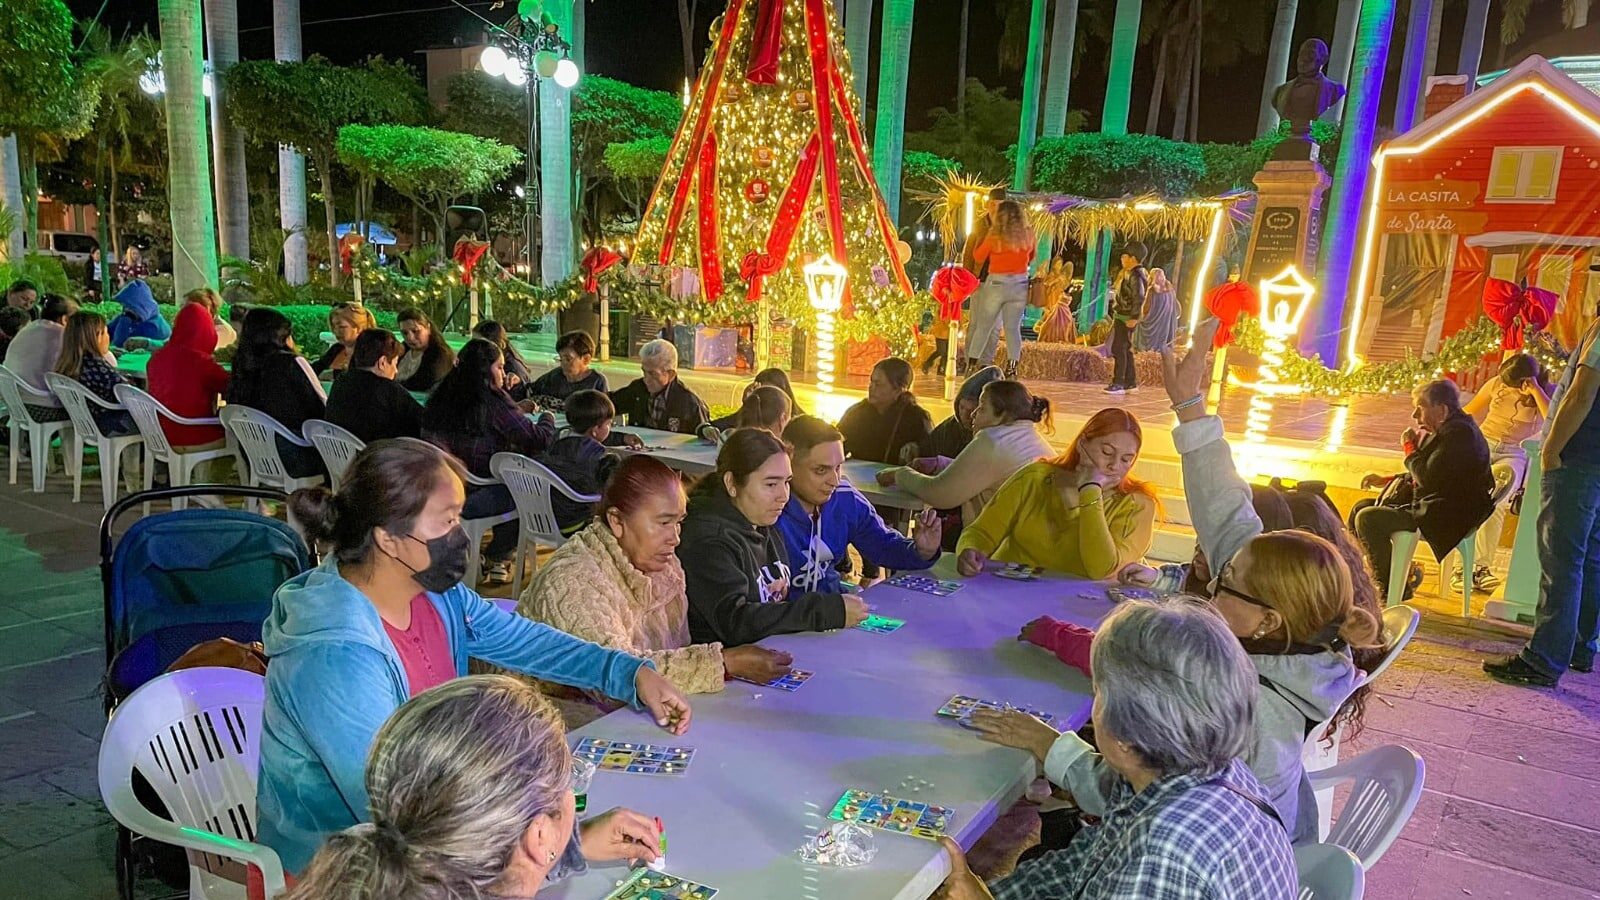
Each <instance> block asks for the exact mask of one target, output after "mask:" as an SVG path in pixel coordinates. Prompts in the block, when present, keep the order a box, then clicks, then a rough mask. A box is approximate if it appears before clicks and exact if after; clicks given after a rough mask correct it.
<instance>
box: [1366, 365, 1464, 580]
mask: <svg viewBox="0 0 1600 900" xmlns="http://www.w3.org/2000/svg"><path fill="white" fill-rule="evenodd" d="M1411 397H1412V402H1413V404H1414V406H1413V408H1412V410H1411V418H1412V420H1413V421H1415V422H1416V426H1415V427H1412V428H1407V429H1406V431H1405V434H1404V436H1402V438H1401V443H1402V445H1403V446H1404V448H1405V451H1406V473H1407V475H1406V476H1402V477H1407V476H1409V477H1410V479H1411V485H1410V497H1409V498H1408V502H1407V503H1406V504H1405V505H1403V506H1384V505H1378V506H1370V507H1367V508H1366V509H1363V510H1361V511H1360V512H1358V513H1356V516H1355V530H1356V536H1357V537H1359V538H1360V539H1361V542H1362V543H1363V544H1365V545H1366V548H1367V558H1368V559H1370V560H1371V561H1372V570H1373V574H1374V575H1376V576H1377V578H1378V586H1379V588H1380V589H1381V590H1382V592H1383V593H1385V594H1387V593H1388V590H1389V561H1390V558H1391V549H1392V544H1393V538H1394V534H1395V533H1396V532H1400V531H1417V530H1420V531H1421V532H1422V537H1423V539H1424V540H1426V541H1427V542H1428V546H1429V547H1431V548H1433V555H1434V558H1435V559H1438V560H1442V559H1444V558H1445V556H1447V555H1448V554H1449V553H1450V551H1452V550H1454V549H1455V548H1456V545H1457V544H1460V543H1461V540H1462V539H1463V538H1465V537H1466V536H1467V535H1469V534H1471V533H1472V531H1473V529H1475V528H1477V527H1478V526H1479V525H1482V524H1483V523H1484V522H1485V521H1486V520H1487V519H1488V518H1489V514H1490V513H1492V512H1494V498H1493V496H1492V495H1493V493H1494V475H1493V474H1492V473H1491V472H1490V471H1489V444H1488V442H1487V441H1485V440H1484V439H1483V432H1481V431H1479V430H1478V423H1477V422H1476V421H1475V420H1474V419H1473V418H1472V417H1471V416H1469V415H1467V414H1466V413H1464V412H1462V410H1461V391H1460V390H1459V389H1458V388H1457V387H1456V384H1455V382H1453V381H1443V380H1441V381H1430V382H1428V383H1427V384H1425V385H1423V386H1422V387H1419V388H1417V389H1416V390H1415V391H1414V392H1412V395H1411Z"/></svg>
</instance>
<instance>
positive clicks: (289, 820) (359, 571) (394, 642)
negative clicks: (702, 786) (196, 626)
mask: <svg viewBox="0 0 1600 900" xmlns="http://www.w3.org/2000/svg"><path fill="white" fill-rule="evenodd" d="M463 471H464V470H463V469H462V468H461V464H460V463H459V462H457V461H456V460H455V459H454V458H453V457H451V456H449V455H448V454H446V453H445V452H444V451H442V450H440V449H438V448H437V447H434V446H432V445H430V444H427V443H425V442H423V441H420V440H416V439H413V438H399V439H396V440H390V441H379V442H378V443H375V444H373V445H371V446H369V447H368V448H367V449H366V450H364V451H362V452H361V453H360V454H359V455H357V456H356V458H355V460H354V461H352V462H351V464H350V469H349V473H348V474H347V475H346V476H345V478H346V480H345V482H344V485H343V486H342V487H341V489H340V490H339V492H338V493H336V494H335V493H332V492H330V491H328V490H327V489H326V488H322V487H316V488H309V489H304V490H299V491H296V492H295V493H294V495H293V496H292V497H291V499H290V508H291V510H292V512H293V514H294V517H295V520H296V521H297V522H299V523H300V524H301V526H302V527H304V529H305V531H306V533H307V534H308V536H309V537H310V538H311V539H312V540H315V541H316V542H317V543H318V545H320V546H324V547H327V548H329V552H328V558H327V561H326V562H324V563H323V564H322V565H321V566H319V567H317V568H316V569H313V570H311V571H309V572H306V573H304V574H302V575H299V576H296V577H295V578H293V579H290V580H289V581H288V582H286V583H285V584H284V585H283V587H281V588H279V589H278V592H277V594H276V595H275V596H274V597H273V601H272V612H271V614H270V615H269V616H268V618H267V621H266V624H265V626H264V627H263V629H262V641H263V643H265V644H266V650H267V653H268V655H269V656H270V657H271V658H272V666H271V667H270V668H269V669H268V671H267V702H266V708H265V710H264V714H263V723H262V739H261V775H260V780H259V782H258V785H257V788H256V804H257V805H256V810H257V815H258V816H259V818H260V828H259V837H258V840H260V841H261V843H263V844H266V845H267V846H268V847H271V848H272V849H273V850H275V851H277V853H278V856H279V857H281V858H282V860H283V867H284V869H285V871H287V872H291V873H301V872H304V871H305V867H306V865H307V864H308V863H310V861H311V857H312V854H313V853H315V852H316V849H317V846H318V845H319V844H320V843H321V842H322V840H323V838H325V837H327V836H328V835H330V834H332V833H334V832H337V831H341V830H343V829H345V828H349V827H350V826H352V825H355V824H357V823H359V822H362V821H365V820H366V818H367V815H368V803H367V790H366V784H365V781H364V779H363V767H364V765H365V763H366V758H367V752H368V750H369V749H370V748H371V747H372V742H373V738H374V736H375V735H376V734H377V733H378V729H379V728H380V727H381V726H382V725H383V723H384V720H385V719H387V718H388V717H389V715H390V714H391V713H393V712H394V711H395V710H396V709H398V708H399V707H400V705H401V704H402V703H404V702H406V700H408V699H410V698H411V697H413V696H415V695H417V694H419V693H421V692H422V691H424V690H426V689H428V688H429V687H432V686H434V685H437V684H442V683H444V682H446V681H449V680H451V679H453V678H458V677H461V676H463V675H465V674H466V673H467V658H468V657H469V656H470V657H474V658H477V659H482V660H484V661H486V662H490V663H493V664H495V665H498V666H501V667H502V668H505V669H509V670H511V671H513V672H520V673H524V674H527V675H532V676H534V677H536V678H541V679H544V680H547V681H554V682H557V683H560V684H567V685H571V686H573V687H577V688H580V689H584V690H593V691H598V692H600V693H604V694H606V695H607V696H610V697H614V698H616V699H618V700H621V701H624V702H626V703H628V704H631V705H633V706H635V707H638V706H643V707H646V708H648V709H649V711H650V714H651V715H652V716H653V717H654V719H655V720H656V723H657V724H658V725H660V726H661V727H663V728H666V729H668V730H669V731H672V732H673V733H675V734H682V733H683V732H684V731H685V730H687V728H688V725H689V704H688V703H687V702H686V701H685V700H684V699H683V695H682V694H680V693H679V692H678V690H677V689H676V688H674V687H673V686H672V685H671V683H669V682H668V681H667V680H666V679H664V678H662V677H661V676H660V675H658V674H656V672H655V669H654V668H653V667H651V666H650V665H649V664H648V663H645V662H644V661H643V660H640V659H638V658H637V657H634V656H630V655H628V654H626V653H622V652H620V651H616V650H607V649H605V648H602V647H600V646H598V645H596V644H591V643H589V642H587V641H582V640H579V639H577V638H575V637H572V636H571V635H569V634H567V633H565V632H562V631H557V630H555V629H553V628H550V627H549V626H546V625H540V624H537V623H534V622H531V621H529V620H527V619H524V618H522V617H521V616H518V615H516V614H514V613H510V612H506V611H504V610H502V609H500V608H499V607H496V606H494V605H492V604H490V603H488V602H487V601H485V600H484V599H483V598H482V597H480V596H478V595H477V594H475V593H473V592H472V591H471V590H469V589H468V588H467V587H466V586H464V585H462V584H461V583H460V582H461V576H462V574H463V573H464V572H465V571H466V568H467V552H468V551H469V550H470V549H471V547H470V542H469V541H468V540H467V535H466V532H464V531H463V530H462V529H461V506H462V504H463V503H464V502H465V498H466V495H465V492H464V490H463V488H462V480H461V475H462V472H463Z"/></svg>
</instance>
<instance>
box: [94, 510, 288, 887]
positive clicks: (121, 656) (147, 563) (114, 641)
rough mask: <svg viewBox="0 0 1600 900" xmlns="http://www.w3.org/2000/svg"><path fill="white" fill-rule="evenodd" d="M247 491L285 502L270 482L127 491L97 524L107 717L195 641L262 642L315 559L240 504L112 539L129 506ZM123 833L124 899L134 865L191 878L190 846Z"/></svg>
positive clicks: (164, 516)
mask: <svg viewBox="0 0 1600 900" xmlns="http://www.w3.org/2000/svg"><path fill="white" fill-rule="evenodd" d="M195 496H218V497H248V498H253V499H256V500H274V501H278V502H283V500H284V499H285V495H284V494H283V493H282V492H281V491H275V490H271V489H268V488H251V487H235V486H225V485H196V486H189V487H179V488H164V489H161V490H154V491H144V492H142V493H135V494H132V495H130V496H127V497H124V498H123V499H121V500H120V501H118V502H117V503H115V504H114V505H112V507H111V509H109V510H107V511H106V515H105V518H104V519H102V520H101V522H100V579H101V584H102V587H103V589H104V593H105V642H106V678H105V706H106V710H107V712H108V713H109V712H110V710H111V709H112V708H113V707H115V706H116V705H117V704H118V703H120V702H121V701H122V700H124V699H125V698H127V696H128V695H129V694H131V693H132V692H133V691H134V690H135V689H136V688H138V687H139V686H140V685H143V684H144V683H145V682H147V681H150V680H151V679H153V678H155V677H156V676H158V675H160V674H161V673H163V672H165V671H166V670H167V667H168V666H170V665H172V663H173V662H175V661H176V660H177V659H178V658H179V657H180V656H182V655H183V654H184V653H186V652H187V651H188V650H189V649H190V648H191V647H194V646H195V645H196V644H201V643H204V642H206V641H210V640H213V639H216V638H220V637H226V638H231V639H233V640H235V641H238V642H240V643H251V642H254V641H259V640H260V639H261V624H262V622H263V621H265V620H266V617H267V614H268V612H269V611H270V610H271V607H272V595H273V593H274V592H275V591H276V590H277V589H278V586H279V585H281V584H283V582H285V581H287V580H288V579H289V578H291V577H293V576H295V575H298V574H300V573H301V572H304V571H306V570H307V569H308V568H310V567H311V565H312V563H313V559H312V555H311V553H310V552H309V551H308V550H307V549H306V545H305V542H304V541H303V540H301V538H300V536H299V535H298V534H297V533H296V532H295V531H294V529H292V528H290V527H289V526H288V525H286V524H284V523H283V522H280V521H278V520H276V519H271V518H267V517H266V516H263V515H259V514H257V513H252V512H246V511H243V510H236V509H202V508H198V507H195V506H190V507H189V508H188V509H181V510H174V511H172V512H165V513H155V514H152V515H148V516H145V517H144V518H142V519H140V520H138V521H137V522H134V523H133V524H132V525H131V526H129V527H128V530H127V531H126V532H124V533H123V534H122V535H121V537H120V538H115V537H114V536H113V531H114V529H115V527H116V523H117V520H118V518H119V517H120V516H122V515H123V514H124V513H126V512H127V511H128V510H130V509H134V508H135V507H138V506H141V505H143V504H145V503H148V502H151V501H157V500H170V499H173V498H176V497H195ZM135 793H136V795H137V796H138V798H139V799H140V801H141V802H142V803H143V804H144V805H145V807H146V808H148V809H149V810H151V811H152V812H155V813H157V814H158V815H165V812H166V811H165V808H164V807H163V806H162V804H161V802H160V800H159V799H158V798H157V796H156V794H155V792H154V791H153V790H152V789H151V788H150V787H149V785H148V784H143V783H142V780H141V779H137V778H136V780H135ZM134 851H135V848H134V844H133V840H132V835H131V834H130V833H129V832H128V830H127V829H125V828H121V827H119V828H118V829H117V856H116V872H117V882H118V888H119V891H120V895H121V896H122V897H124V898H131V897H132V891H133V882H134V880H135V877H136V875H135V873H136V868H137V867H138V862H136V860H137V861H142V862H143V867H144V868H145V870H146V871H149V872H152V873H153V874H155V875H156V876H157V877H159V878H161V880H162V881H165V882H167V883H168V884H169V885H171V886H173V887H176V886H178V885H186V884H187V883H188V877H189V876H188V862H187V861H186V858H185V855H184V851H183V850H181V849H179V848H177V847H173V846H171V845H167V844H160V843H157V842H154V841H140V846H139V852H138V854H137V856H136V855H135V852H134Z"/></svg>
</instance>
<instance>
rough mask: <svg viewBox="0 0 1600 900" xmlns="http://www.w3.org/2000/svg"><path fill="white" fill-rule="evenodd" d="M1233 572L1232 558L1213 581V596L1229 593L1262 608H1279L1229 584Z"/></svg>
mask: <svg viewBox="0 0 1600 900" xmlns="http://www.w3.org/2000/svg"><path fill="white" fill-rule="evenodd" d="M1232 574H1233V562H1232V561H1231V560H1230V561H1229V562H1228V564H1227V565H1225V566H1223V567H1222V572H1221V574H1219V575H1217V579H1216V581H1215V582H1213V585H1214V586H1213V587H1212V589H1211V596H1212V597H1215V596H1216V595H1217V594H1222V593H1227V594H1232V595H1233V596H1235V597H1238V598H1239V599H1240V600H1243V601H1244V602H1246V603H1249V604H1250V605H1252V606H1259V607H1261V608H1262V609H1274V610H1275V609H1276V608H1277V607H1275V606H1273V605H1272V604H1270V603H1268V602H1267V601H1265V600H1262V599H1261V598H1259V597H1254V596H1251V595H1250V594H1246V593H1245V592H1244V591H1241V590H1239V589H1238V588H1236V587H1233V586H1232V585H1230V584H1228V582H1229V581H1231V580H1232V579H1231V578H1230V577H1229V576H1231V575H1232Z"/></svg>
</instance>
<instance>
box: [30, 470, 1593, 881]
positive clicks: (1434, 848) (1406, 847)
mask: <svg viewBox="0 0 1600 900" xmlns="http://www.w3.org/2000/svg"><path fill="white" fill-rule="evenodd" d="M97 494H98V492H97V491H95V490H93V489H92V488H91V489H90V490H88V491H86V492H85V500H84V502H83V503H80V504H73V503H72V502H71V487H70V484H69V483H67V482H66V481H65V480H64V479H63V478H62V477H61V475H60V474H59V473H56V474H55V475H54V476H53V477H52V478H51V480H50V484H49V487H48V489H47V491H46V493H44V494H42V495H39V494H33V493H31V492H29V491H27V490H26V489H25V487H24V486H22V485H17V486H6V485H0V497H3V499H0V872H4V877H0V898H13V897H15V898H24V897H25V898H29V900H56V898H74V900H101V898H112V897H114V896H115V882H114V879H113V876H112V869H111V858H112V843H113V835H114V830H113V828H112V825H111V820H110V818H109V817H108V816H107V814H106V812H105V809H104V807H103V806H102V805H101V802H100V799H99V791H98V789H97V787H96V784H95V753H96V748H97V745H98V738H99V735H100V732H101V730H102V727H103V724H104V719H103V717H102V715H101V703H100V693H99V685H100V676H101V670H102V665H101V660H102V649H101V636H100V634H101V622H102V617H101V599H100V596H101V595H100V581H99V574H98V569H97V561H98V555H97V552H96V549H95V540H96V536H95V529H96V525H97V523H98V521H99V517H100V512H101V510H100V507H99V504H98V502H97V501H96V500H94V499H92V497H94V496H97ZM1431 584H1432V581H1431V579H1430V581H1429V585H1430V586H1431ZM502 593H504V591H503V592H502ZM1424 605H1425V606H1431V605H1432V604H1430V603H1428V602H1426V601H1425V602H1424ZM1444 608H1446V607H1445V605H1443V604H1441V605H1440V609H1444ZM1457 611H1458V612H1459V608H1458V609H1457ZM1459 623H1460V620H1459V619H1450V618H1448V617H1446V616H1444V615H1437V614H1435V613H1434V612H1433V611H1432V610H1431V609H1430V611H1429V614H1428V615H1426V616H1425V617H1424V620H1423V626H1422V632H1421V633H1420V634H1419V635H1418V637H1417V639H1416V640H1415V641H1414V642H1413V643H1412V645H1411V647H1410V649H1409V650H1408V651H1407V652H1406V653H1405V654H1404V655H1403V656H1402V657H1401V658H1400V660H1399V662H1398V663H1397V664H1396V665H1395V666H1394V668H1392V669H1391V670H1390V671H1389V672H1388V673H1387V674H1385V675H1384V677H1383V679H1382V680H1381V681H1380V682H1379V683H1378V691H1377V693H1378V696H1377V697H1375V698H1374V699H1373V701H1372V702H1371V703H1370V705H1369V706H1368V709H1367V720H1366V721H1367V730H1366V732H1365V734H1363V735H1362V736H1361V737H1360V738H1359V739H1358V740H1357V741H1356V742H1355V748H1356V749H1359V748H1360V747H1365V746H1374V745H1377V744H1383V743H1390V742H1399V743H1404V744H1406V745H1408V746H1410V747H1413V748H1414V749H1416V750H1417V751H1418V752H1419V753H1421V754H1422V756H1423V757H1424V758H1425V759H1426V760H1427V764H1428V778H1427V789H1426V792H1425V793H1424V795H1423V798H1422V802H1421V803H1420V805H1419V806H1418V808H1417V812H1416V815H1415V816H1414V817H1413V819H1412V821H1411V824H1410V826H1409V827H1408V828H1407V830H1406V832H1405V834H1404V836H1403V837H1402V839H1401V840H1400V841H1399V843H1397V844H1396V845H1395V847H1394V848H1393V849H1391V850H1390V851H1389V854H1388V855H1387V856H1386V857H1385V858H1384V859H1383V860H1382V861H1381V862H1379V864H1378V865H1377V867H1376V868H1375V869H1374V870H1373V871H1372V873H1371V874H1370V877H1369V882H1368V885H1369V887H1368V892H1367V896H1368V897H1369V898H1375V900H1443V898H1463V897H1472V898H1475V900H1483V898H1487V897H1495V898H1502V897H1503V898H1518V900H1521V898H1550V900H1576V898H1581V897H1590V898H1595V897H1600V893H1597V892H1596V891H1597V888H1600V883H1597V872H1600V867H1597V864H1596V860H1597V858H1600V856H1597V853H1600V851H1597V850H1596V848H1597V847H1600V826H1597V824H1596V822H1597V821H1600V819H1597V813H1596V810H1600V677H1596V676H1592V675H1589V676H1569V677H1568V678H1567V679H1565V680H1564V681H1563V683H1562V686H1561V687H1560V688H1559V689H1556V690H1528V689H1520V688H1513V687H1507V686H1503V685H1500V684H1497V683H1495V682H1492V681H1490V680H1489V679H1488V678H1486V677H1485V676H1484V675H1483V674H1482V672H1481V671H1479V669H1478V664H1479V661H1480V660H1481V659H1482V657H1483V656H1484V655H1485V654H1488V653H1494V652H1501V651H1505V650H1508V649H1510V648H1512V647H1513V646H1514V641H1515V638H1514V636H1510V635H1507V634H1505V633H1497V632H1493V631H1488V630H1483V629H1478V628H1474V627H1470V626H1463V625H1461V624H1459ZM1003 821H1005V820H1003ZM1026 828H1027V825H1026V823H1025V822H1024V823H1022V824H1021V826H1020V828H1019V835H1021V838H1020V840H1022V841H1025V840H1026V838H1025V835H1026ZM169 895H171V892H169V891H164V890H162V889H161V888H160V886H159V885H156V884H153V883H150V882H144V883H142V884H141V885H140V890H139V896H141V897H156V896H169Z"/></svg>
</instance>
